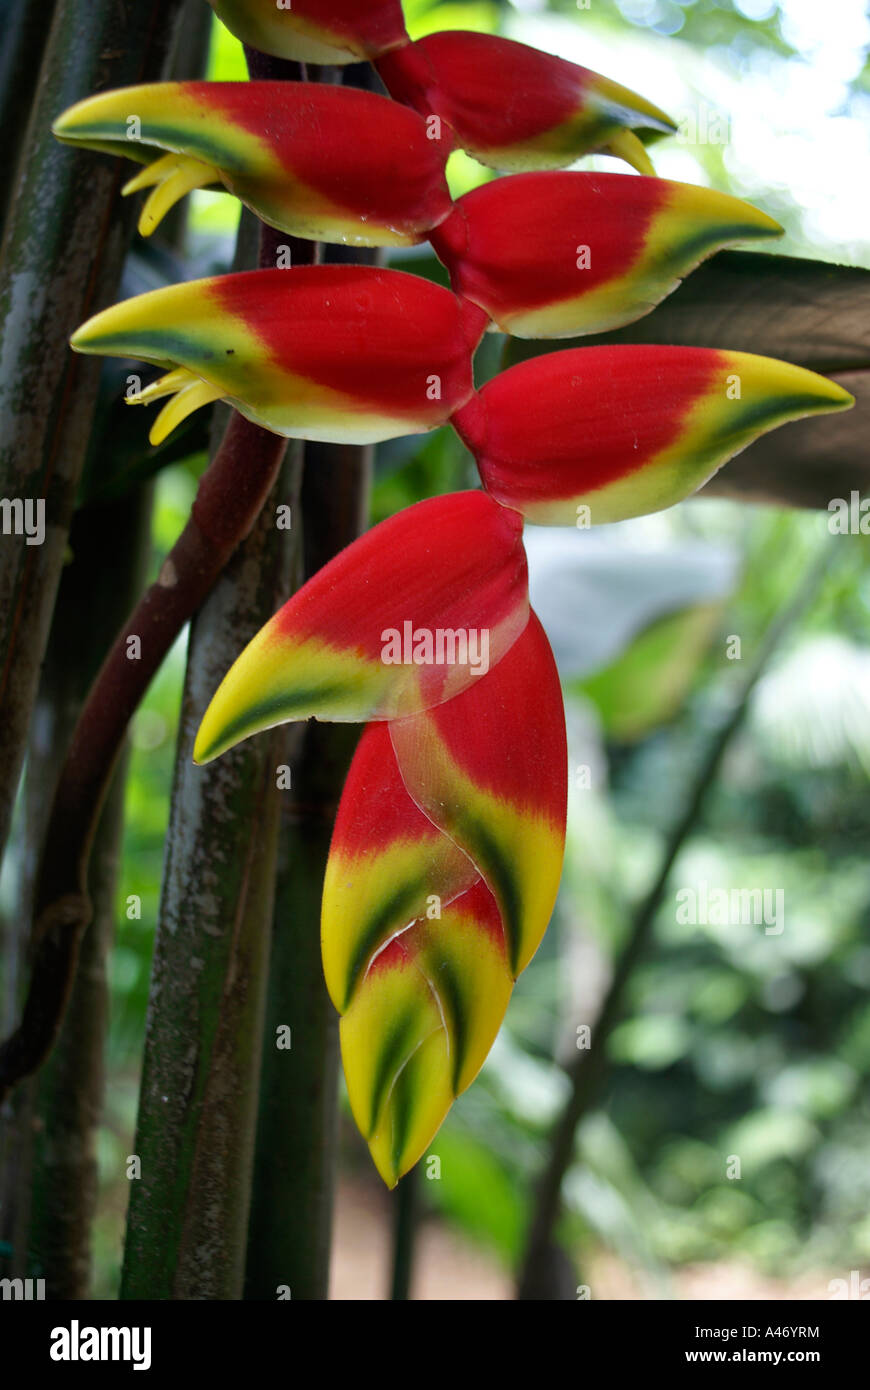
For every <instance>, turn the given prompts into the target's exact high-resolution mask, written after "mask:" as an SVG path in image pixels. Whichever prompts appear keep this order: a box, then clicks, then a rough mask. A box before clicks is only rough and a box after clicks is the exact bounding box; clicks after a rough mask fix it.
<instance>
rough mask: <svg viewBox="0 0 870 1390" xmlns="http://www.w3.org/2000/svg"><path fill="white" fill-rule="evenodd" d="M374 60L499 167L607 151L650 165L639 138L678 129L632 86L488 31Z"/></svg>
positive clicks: (425, 41)
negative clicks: (624, 85)
mask: <svg viewBox="0 0 870 1390" xmlns="http://www.w3.org/2000/svg"><path fill="white" fill-rule="evenodd" d="M376 66H377V68H378V72H379V73H380V75H381V77H382V78H383V81H384V82H385V84H386V86H387V89H388V91H389V92H390V93H391V95H392V96H394V97H395V98H396V100H397V101H403V102H406V103H407V104H408V105H409V106H413V107H414V109H415V110H417V111H419V112H420V114H421V115H422V116H424V117H426V118H431V117H432V116H437V117H438V118H439V119H440V120H442V121H443V122H444V123H445V125H447V126H448V127H449V128H450V130H451V131H452V132H453V134H454V136H455V138H456V140H457V142H458V143H459V144H460V145H461V146H462V147H463V148H464V149H465V150H467V151H468V152H469V153H470V154H473V155H474V156H475V158H476V159H479V160H480V161H481V163H483V164H489V165H491V166H492V167H493V168H495V169H503V170H507V171H514V170H523V169H560V168H563V167H564V166H565V165H567V164H572V163H573V162H574V160H575V159H577V158H579V156H580V155H583V154H588V153H590V152H591V151H593V150H605V151H607V152H609V153H611V154H615V155H618V156H619V157H620V158H621V159H624V160H626V161H627V162H628V163H629V164H631V165H632V166H633V167H634V168H636V169H638V170H639V171H640V172H641V173H642V174H651V173H653V172H654V171H653V167H652V165H651V163H650V160H649V156H648V155H647V153H646V151H645V149H644V144H643V141H644V140H650V139H655V138H657V137H658V136H661V135H668V134H672V133H673V132H674V130H675V129H676V126H675V124H674V122H673V121H672V120H671V119H670V117H669V116H667V115H665V113H664V112H663V111H660V110H659V108H658V107H657V106H653V105H652V104H651V103H650V102H648V101H645V100H644V98H643V97H640V96H638V95H637V94H636V93H635V92H631V91H629V90H628V88H627V87H621V86H619V85H618V83H616V82H611V81H610V80H609V78H607V77H602V76H600V74H599V73H597V72H591V71H590V70H589V69H588V68H581V67H578V66H577V64H576V63H569V62H567V61H566V60H565V59H564V58H557V57H555V56H554V55H553V54H551V53H542V52H541V51H540V50H539V49H536V48H530V47H528V46H527V45H526V44H522V43H516V42H514V40H512V39H502V38H498V37H497V36H494V35H492V34H477V33H471V32H465V31H456V32H453V31H449V30H447V31H442V32H440V33H437V34H429V35H428V36H427V37H426V38H422V39H418V40H417V41H416V42H415V43H412V44H408V45H406V46H405V47H404V48H397V49H395V50H394V51H393V52H390V53H387V54H386V55H385V56H384V57H382V58H379V59H378V61H377V64H376ZM636 132H638V133H636Z"/></svg>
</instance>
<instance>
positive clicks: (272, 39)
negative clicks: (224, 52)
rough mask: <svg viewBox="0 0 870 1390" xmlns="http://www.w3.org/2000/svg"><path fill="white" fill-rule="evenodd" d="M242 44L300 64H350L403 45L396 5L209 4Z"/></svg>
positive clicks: (260, 0)
mask: <svg viewBox="0 0 870 1390" xmlns="http://www.w3.org/2000/svg"><path fill="white" fill-rule="evenodd" d="M209 3H210V5H211V6H212V8H213V9H214V11H215V13H216V14H217V15H218V16H219V18H220V19H222V20H223V22H224V24H225V25H226V26H227V28H228V29H229V30H230V32H231V33H233V34H235V35H236V37H237V38H240V39H241V40H242V42H243V43H247V44H250V45H251V47H252V48H258V49H259V50H260V52H261V53H271V54H274V55H275V56H276V57H278V58H290V59H292V60H294V61H297V62H300V63H352V62H355V61H357V60H358V59H360V58H374V57H375V56H376V55H377V54H378V53H385V52H386V51H387V50H388V49H390V48H394V47H395V46H396V45H397V44H402V43H407V41H408V35H407V33H406V30H405V20H404V16H403V14H402V6H401V3H400V0H282V3H281V4H279V3H278V0H209Z"/></svg>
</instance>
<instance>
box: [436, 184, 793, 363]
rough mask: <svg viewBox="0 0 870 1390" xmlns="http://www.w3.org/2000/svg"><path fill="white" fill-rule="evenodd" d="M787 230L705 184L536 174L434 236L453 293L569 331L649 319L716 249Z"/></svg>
mask: <svg viewBox="0 0 870 1390" xmlns="http://www.w3.org/2000/svg"><path fill="white" fill-rule="evenodd" d="M781 232H782V228H781V227H780V226H779V224H778V223H777V222H774V220H773V219H772V218H771V217H768V216H767V214H766V213H763V212H759V211H758V209H756V208H753V207H751V206H750V204H749V203H744V202H743V201H742V200H741V199H739V198H732V197H731V196H730V195H728V194H726V193H718V192H715V191H714V190H712V189H709V188H696V187H694V186H693V185H691V184H685V183H672V182H670V181H668V180H666V179H655V178H645V177H640V178H637V177H634V176H631V175H628V174H598V173H536V174H516V175H513V176H512V177H509V178H504V179H495V180H493V181H492V182H490V183H487V184H483V185H482V186H481V187H480V188H476V189H474V190H473V191H472V192H471V193H467V194H466V195H465V196H464V197H463V198H461V199H460V200H459V202H458V203H457V205H456V209H455V211H454V213H453V214H452V216H451V217H450V218H449V219H448V220H447V221H445V222H443V223H442V224H441V225H440V226H439V227H438V228H437V229H436V230H435V231H434V232H433V233H432V236H431V240H432V244H433V246H434V248H435V250H436V252H437V254H438V255H439V256H440V258H441V260H442V261H443V262H444V263H445V265H446V266H447V267H448V269H449V271H450V278H451V282H452V285H453V288H454V290H455V291H456V293H457V294H461V295H464V296H465V297H466V298H467V299H471V300H473V302H474V303H475V304H478V305H480V307H481V308H482V309H484V310H486V312H487V313H488V314H489V316H490V318H492V319H493V320H494V321H495V322H496V323H497V325H498V326H499V328H501V329H502V330H503V331H504V332H506V333H511V334H513V335H514V336H515V337H521V338H567V337H572V336H574V335H576V334H581V333H601V332H605V331H606V330H608V329H611V328H616V327H618V326H619V325H620V324H624V323H630V322H632V320H634V319H638V318H641V317H642V316H643V315H644V314H647V313H649V311H650V310H651V309H652V308H654V306H655V305H656V304H658V303H659V302H660V301H661V300H662V299H664V297H665V296H666V295H668V294H670V293H671V291H672V290H674V289H676V287H677V285H678V284H679V283H680V280H681V279H682V278H683V277H684V276H685V275H687V274H688V273H689V271H691V270H693V269H694V268H695V266H697V265H698V264H699V263H700V262H701V261H702V260H703V259H704V258H705V257H706V256H709V255H711V254H712V253H713V252H714V251H717V250H719V249H720V248H721V247H723V246H727V245H729V244H730V243H732V242H735V241H744V240H747V239H749V238H752V237H771V236H779V235H780V234H781Z"/></svg>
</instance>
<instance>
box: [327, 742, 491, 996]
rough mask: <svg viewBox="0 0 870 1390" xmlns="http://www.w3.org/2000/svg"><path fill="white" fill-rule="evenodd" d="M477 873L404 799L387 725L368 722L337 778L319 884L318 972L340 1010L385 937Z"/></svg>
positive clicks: (447, 900) (464, 885)
mask: <svg viewBox="0 0 870 1390" xmlns="http://www.w3.org/2000/svg"><path fill="white" fill-rule="evenodd" d="M478 877H479V875H478V872H477V870H476V869H475V867H474V865H473V864H472V863H471V860H470V859H469V858H468V856H467V855H465V854H463V852H462V850H460V849H459V848H458V847H457V846H456V845H454V844H453V842H452V841H451V840H449V839H448V838H447V836H446V835H444V834H442V832H441V831H440V830H438V829H437V828H436V826H434V825H433V824H432V822H431V821H430V820H429V819H428V817H427V816H424V814H423V812H422V811H421V810H420V809H419V807H418V806H417V805H416V804H415V802H413V801H412V800H411V797H410V796H409V794H408V792H407V790H406V788H405V784H404V782H403V781H402V777H401V774H400V772H399V768H398V765H397V763H396V755H395V753H394V752H393V745H392V742H391V740H390V733H389V726H388V725H387V724H385V723H382V724H370V725H369V726H368V728H367V729H366V730H365V732H364V734H363V736H362V738H361V739H360V742H359V746H358V748H357V751H356V754H355V756H354V760H353V763H352V764H351V768H350V772H349V773H348V776H347V781H346V782H345V785H344V791H343V793H342V798H341V804H340V806H339V809H338V815H337V817H336V822H335V829H334V831H333V835H332V845H331V847H330V851H329V860H328V863H327V866H326V877H325V881H324V885H323V913H322V921H321V938H322V945H323V972H324V976H325V978H326V985H327V989H328V990H329V993H330V996H331V998H332V1001H333V1003H334V1004H335V1007H336V1008H337V1009H338V1011H339V1013H343V1012H344V1011H345V1010H346V1009H347V1007H348V1005H349V1003H350V1000H351V997H352V996H353V994H354V992H355V991H356V989H357V987H358V986H359V984H360V982H361V980H362V978H363V976H364V975H365V973H366V971H367V970H368V968H369V966H370V965H371V963H372V960H373V958H374V956H375V955H376V954H377V953H378V952H379V951H381V950H382V949H383V948H384V947H385V946H386V944H387V942H388V941H390V940H391V939H392V938H393V937H395V936H396V935H397V933H399V932H402V931H404V929H405V928H406V927H407V926H408V923H409V922H414V921H417V920H425V919H426V916H427V912H431V911H432V909H433V905H434V904H437V906H438V910H441V909H442V908H443V907H445V906H447V904H449V903H450V902H452V901H453V899H454V898H456V897H458V896H459V895H460V894H461V893H464V892H465V890H466V889H467V888H469V887H470V886H471V884H472V883H474V882H475V881H476V880H477V879H478Z"/></svg>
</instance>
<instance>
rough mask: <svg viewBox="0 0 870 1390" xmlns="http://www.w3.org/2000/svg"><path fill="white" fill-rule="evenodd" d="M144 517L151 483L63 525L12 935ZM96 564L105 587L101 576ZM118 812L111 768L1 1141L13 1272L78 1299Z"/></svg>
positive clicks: (131, 569)
mask: <svg viewBox="0 0 870 1390" xmlns="http://www.w3.org/2000/svg"><path fill="white" fill-rule="evenodd" d="M149 519H150V489H149V490H146V491H140V492H139V493H137V494H136V495H134V496H128V497H125V498H124V499H123V500H122V501H117V502H113V503H111V504H109V505H107V506H95V507H92V508H89V509H87V510H85V511H83V512H81V513H80V514H79V515H78V516H77V518H76V521H75V523H74V526H73V530H72V535H71V544H72V548H73V557H74V558H73V561H72V563H71V564H69V565H68V566H67V567H66V569H65V570H64V575H63V578H62V580H61V585H60V589H59V591H58V601H57V606H56V609H55V615H54V619H53V622H52V628H51V635H50V638H49V644H48V650H47V654H46V661H45V667H44V670H43V674H42V680H41V682H40V689H39V695H38V698H37V702H36V707H35V712H34V720H33V731H32V735H31V739H30V746H29V753H28V760H27V770H26V776H25V787H24V800H23V805H22V814H21V818H20V820H21V824H20V827H19V832H18V836H17V839H18V841H19V843H18V844H17V846H16V849H17V853H18V856H19V858H20V860H21V861H22V866H21V871H20V873H19V875H18V887H19V902H18V904H17V906H18V909H19V910H18V914H17V920H18V923H19V924H21V935H22V937H23V936H24V934H25V930H26V924H27V923H29V921H30V910H29V907H30V902H31V899H32V895H33V889H34V874H35V866H36V859H37V855H38V850H39V845H40V844H41V842H42V836H43V834H44V831H45V822H46V818H47V812H48V807H49V805H50V799H49V796H48V795H47V793H48V792H49V791H50V788H51V784H52V782H53V780H54V779H55V777H56V776H57V769H58V767H59V765H60V762H61V759H62V756H63V752H64V749H65V748H66V745H67V743H68V741H69V736H70V733H71V730H72V728H73V725H74V724H75V721H76V718H77V717H78V713H79V709H80V707H81V703H82V701H83V699H84V697H85V695H86V693H87V690H88V687H89V685H90V683H91V681H92V679H93V677H94V675H95V673H96V671H97V670H98V669H99V666H100V662H101V661H102V657H103V653H104V651H105V648H106V646H107V645H108V644H109V643H110V642H111V640H112V638H113V636H114V634H115V631H116V630H117V626H118V623H119V622H120V620H121V618H122V617H123V615H124V613H125V612H126V609H127V606H128V605H129V603H130V602H131V600H132V597H133V595H134V594H135V593H137V592H138V590H139V587H140V586H141V584H142V582H143V579H144V570H145V561H146V559H147V555H148V547H149ZM107 571H108V572H109V573H110V574H111V576H112V582H111V584H107V583H106V582H105V580H106V573H107ZM122 814H123V771H122V769H119V772H118V774H117V776H116V778H115V781H114V783H113V788H112V792H111V794H110V797H109V799H108V801H107V803H106V807H105V809H104V812H103V815H102V817H101V821H100V828H99V831H98V834H97V839H96V842H95V845H94V855H93V859H92V863H91V878H90V888H91V893H92V897H93V902H94V918H93V921H92V923H91V926H90V928H89V930H88V932H87V933H86V935H85V938H84V942H83V945H82V960H81V969H80V972H79V975H78V977H77V980H76V984H75V988H74V990H73V994H72V997H71V1000H70V1006H69V1010H68V1013H67V1016H66V1020H65V1023H64V1027H63V1031H62V1033H61V1035H60V1038H59V1039H58V1046H57V1050H56V1051H55V1053H54V1055H53V1057H52V1059H51V1061H50V1063H49V1064H48V1066H47V1067H46V1068H45V1070H44V1072H43V1073H42V1074H41V1075H40V1077H39V1079H38V1081H36V1082H34V1083H32V1084H30V1085H28V1086H27V1087H24V1088H22V1090H21V1092H20V1093H19V1094H18V1095H17V1096H16V1097H15V1098H14V1099H13V1102H11V1103H10V1106H9V1111H8V1113H9V1126H8V1130H7V1132H6V1134H5V1136H4V1145H3V1147H4V1154H3V1158H4V1162H3V1165H2V1179H0V1182H2V1191H3V1194H4V1195H3V1203H2V1205H3V1212H4V1215H3V1227H2V1228H3V1238H4V1240H5V1241H6V1242H7V1243H8V1244H10V1245H12V1247H13V1250H14V1252H15V1253H14V1257H13V1260H12V1264H13V1265H14V1267H15V1271H16V1274H17V1275H18V1276H20V1277H27V1276H28V1275H29V1276H34V1275H36V1276H38V1277H41V1278H44V1279H45V1280H46V1295H47V1297H48V1298H64V1299H66V1298H84V1297H86V1296H87V1292H88V1286H89V1280H90V1228H91V1222H92V1218H93V1212H94V1205H95V1200H96V1157H95V1145H96V1130H97V1126H98V1124H99V1119H100V1114H101V1111H102V1098H103V1079H104V1078H103V1049H104V1043H105V1032H106V1018H107V1009H108V988H107V980H106V956H107V953H108V950H109V948H110V945H111V941H112V938H113V934H114V908H115V900H114V895H115V885H116V880H117V869H118V852H119V840H120V833H121V826H122ZM9 946H10V955H11V954H12V953H13V952H14V954H15V955H16V957H17V958H19V959H21V960H22V961H23V960H24V958H25V957H26V952H27V942H26V940H21V941H19V942H16V943H13V942H11V941H10V943H9ZM10 963H11V962H10ZM31 1179H32V1186H31ZM31 1197H32V1203H33V1207H32V1214H31ZM28 1230H29V1238H28Z"/></svg>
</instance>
